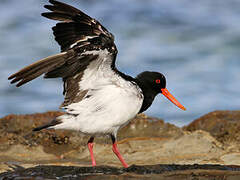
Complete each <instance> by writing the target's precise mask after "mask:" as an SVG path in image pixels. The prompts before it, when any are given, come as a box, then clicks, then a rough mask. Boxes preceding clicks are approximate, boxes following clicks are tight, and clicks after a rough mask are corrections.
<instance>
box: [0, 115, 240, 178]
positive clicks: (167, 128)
mask: <svg viewBox="0 0 240 180" xmlns="http://www.w3.org/2000/svg"><path fill="white" fill-rule="evenodd" d="M226 112H227V113H229V112H228V111H226ZM221 113H222V114H223V112H213V113H210V114H208V115H206V116H205V117H204V118H200V120H196V121H195V122H194V123H192V124H190V125H189V126H187V127H184V128H183V129H182V128H179V127H176V126H174V125H172V124H169V123H164V121H163V120H161V119H156V118H151V117H147V116H145V115H144V114H141V115H139V116H137V117H136V118H135V119H134V120H132V121H131V122H130V123H129V124H128V125H127V126H125V127H124V128H122V129H121V130H120V131H119V137H118V147H119V149H120V151H121V153H122V155H123V156H124V158H125V159H126V161H127V162H128V163H129V164H130V165H131V164H138V165H141V167H146V165H156V164H176V163H177V164H179V165H180V167H182V166H181V165H184V166H185V164H195V163H197V164H221V165H229V164H234V165H240V152H239V150H238V149H237V148H236V147H238V145H237V144H236V142H237V132H236V127H237V126H238V122H237V116H236V114H234V113H232V114H231V112H230V113H229V114H228V115H226V114H225V115H221ZM60 114H62V113H61V112H47V113H42V114H33V115H9V116H6V117H4V118H1V119H0V172H4V171H6V170H9V168H10V167H12V165H13V164H17V165H20V166H22V167H23V168H29V167H34V166H36V165H38V164H42V165H51V166H53V165H61V166H64V167H66V166H74V167H86V166H91V163H90V156H89V152H88V149H87V146H86V143H87V141H88V139H89V136H84V135H82V134H80V133H79V132H75V131H65V130H42V131H40V132H32V129H33V128H35V127H37V126H40V125H43V124H45V123H47V122H49V121H51V120H52V119H54V118H55V117H56V116H59V115H60ZM219 114H220V115H219ZM231 115H234V116H231ZM213 116H215V119H216V117H217V122H218V123H216V122H215V119H214V118H212V117H213ZM222 117H225V118H222ZM221 123H223V124H224V126H222V125H221ZM232 124H234V125H235V126H236V127H233V126H232ZM216 126H217V127H216ZM230 127H231V128H230ZM202 129H203V130H202ZM232 129H234V131H231V130H232ZM204 130H205V131H204ZM207 131H208V132H207ZM225 131H227V132H228V133H229V134H228V136H227V135H224V136H223V135H222V136H220V134H221V132H225ZM231 133H233V135H231ZM227 137H234V138H232V139H231V141H230V140H229V139H228V138H227ZM230 142H235V144H233V143H230ZM229 143H230V144H231V146H230V145H229V146H226V144H229ZM94 154H95V158H96V161H97V165H99V166H106V165H108V166H114V167H121V166H122V165H121V164H120V162H119V160H118V159H117V158H116V157H115V155H114V154H113V152H112V148H111V141H110V138H109V137H97V138H96V141H95V145H94ZM184 166H183V167H184ZM200 172H202V171H200ZM151 177H152V176H151ZM156 179H158V178H156Z"/></svg>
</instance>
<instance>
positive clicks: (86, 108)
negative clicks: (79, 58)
mask: <svg viewBox="0 0 240 180" xmlns="http://www.w3.org/2000/svg"><path fill="white" fill-rule="evenodd" d="M89 95H90V96H91V97H89V98H85V99H83V100H82V101H80V102H78V103H74V104H71V105H69V106H68V108H69V109H71V110H72V111H71V113H72V114H77V116H72V115H63V116H60V117H59V118H58V119H60V120H61V121H62V122H63V123H62V124H59V125H56V126H55V129H72V130H77V131H81V132H83V133H88V134H110V133H113V134H116V133H117V130H118V129H119V128H120V127H122V126H124V125H126V124H127V123H128V122H129V121H130V120H131V119H132V118H134V117H135V116H136V114H137V113H138V112H139V110H140V108H141V106H142V102H143V97H142V96H140V95H139V89H137V88H136V86H134V85H132V84H131V83H130V82H128V83H126V82H125V84H124V87H119V86H117V85H114V84H110V85H105V86H102V87H101V88H100V89H96V90H91V91H90V92H89Z"/></svg>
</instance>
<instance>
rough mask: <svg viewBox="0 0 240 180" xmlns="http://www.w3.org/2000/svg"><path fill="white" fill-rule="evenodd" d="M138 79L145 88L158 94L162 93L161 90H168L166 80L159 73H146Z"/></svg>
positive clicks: (141, 74)
mask: <svg viewBox="0 0 240 180" xmlns="http://www.w3.org/2000/svg"><path fill="white" fill-rule="evenodd" d="M136 79H139V80H140V81H141V83H143V86H145V87H148V88H150V89H151V90H152V91H154V92H155V93H156V94H158V93H162V91H161V89H164V88H166V78H165V76H164V75H163V74H162V73H159V72H150V71H144V72H142V73H140V74H139V75H138V76H137V77H136Z"/></svg>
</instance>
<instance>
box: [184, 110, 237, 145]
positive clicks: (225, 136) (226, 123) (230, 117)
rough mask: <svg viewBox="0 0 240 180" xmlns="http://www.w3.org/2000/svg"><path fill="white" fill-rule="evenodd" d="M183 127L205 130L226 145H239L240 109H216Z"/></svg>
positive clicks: (188, 129)
mask: <svg viewBox="0 0 240 180" xmlns="http://www.w3.org/2000/svg"><path fill="white" fill-rule="evenodd" d="M183 129H184V130H187V131H191V132H192V131H195V130H204V131H207V132H209V133H210V134H211V135H212V136H213V137H215V138H216V139H217V140H218V141H220V142H222V143H224V144H225V145H228V146H229V145H233V144H234V145H238V144H239V141H240V133H239V129H240V111H214V112H211V113H208V114H206V115H204V116H202V117H200V118H198V119H196V120H195V121H193V122H192V123H190V124H189V125H188V126H186V127H183ZM239 147H240V146H239Z"/></svg>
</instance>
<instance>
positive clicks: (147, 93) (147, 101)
mask: <svg viewBox="0 0 240 180" xmlns="http://www.w3.org/2000/svg"><path fill="white" fill-rule="evenodd" d="M135 82H136V83H137V85H138V86H139V87H140V88H141V90H142V92H143V96H144V99H143V103H142V107H141V109H140V111H139V113H141V112H143V111H146V110H147V109H148V108H149V107H150V106H151V104H152V102H153V100H154V98H155V97H156V95H157V94H158V92H156V91H154V90H153V88H152V87H151V84H149V83H147V81H146V80H144V79H141V78H138V77H136V78H135Z"/></svg>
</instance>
